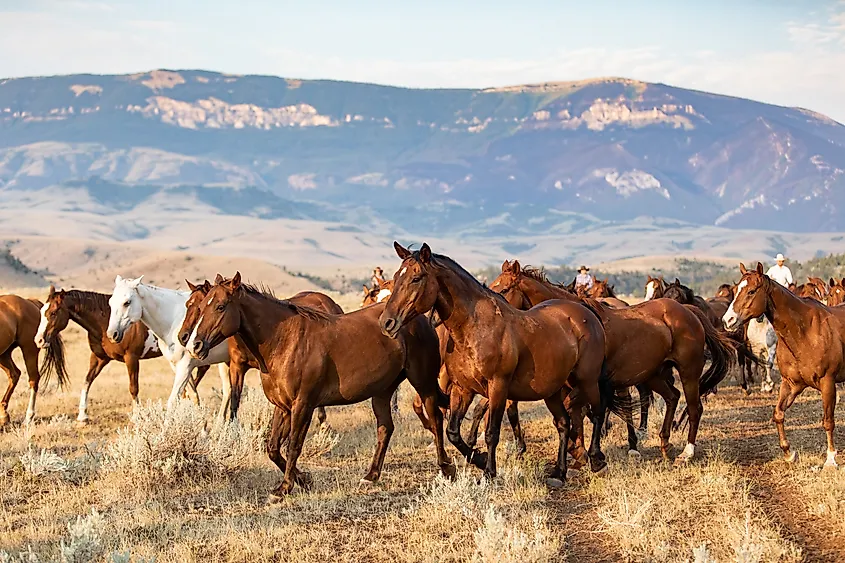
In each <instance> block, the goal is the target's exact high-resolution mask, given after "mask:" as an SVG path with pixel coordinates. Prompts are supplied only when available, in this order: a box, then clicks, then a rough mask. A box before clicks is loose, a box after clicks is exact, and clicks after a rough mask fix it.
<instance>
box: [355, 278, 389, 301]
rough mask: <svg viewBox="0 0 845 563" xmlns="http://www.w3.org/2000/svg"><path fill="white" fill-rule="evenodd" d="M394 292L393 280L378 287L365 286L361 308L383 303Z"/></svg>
mask: <svg viewBox="0 0 845 563" xmlns="http://www.w3.org/2000/svg"><path fill="white" fill-rule="evenodd" d="M391 291H393V280H387V281H384V282H382V283H380V284H379V285H378V286H374V287H369V286H366V285H365V286H364V298H363V300H362V301H361V307H366V306H368V305H374V304H375V303H381V302H382V301H385V300H386V299H387V298H388V297H390V292H391Z"/></svg>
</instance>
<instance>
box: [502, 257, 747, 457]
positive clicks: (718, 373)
mask: <svg viewBox="0 0 845 563" xmlns="http://www.w3.org/2000/svg"><path fill="white" fill-rule="evenodd" d="M491 287H493V288H495V289H498V290H499V291H500V292H501V294H502V295H504V296H505V298H506V299H507V300H508V302H509V303H514V304H517V306H518V307H520V308H528V307H533V306H536V305H537V304H539V303H542V302H544V301H546V300H548V299H560V298H567V296H566V293H565V290H564V289H563V288H561V287H560V286H557V285H555V284H553V283H551V282H550V281H549V280H548V279H546V277H545V276H544V275H543V274H542V273H541V272H538V271H537V270H534V269H525V268H520V266H519V262H516V261H514V262H512V263H510V264H508V263H505V264H503V265H502V273H501V275H500V276H499V277H498V278H496V280H495V281H494V282H493V284H492V286H491ZM590 306H591V307H593V308H594V309H596V310H597V312H598V314H599V315H600V317H601V319H602V322H603V324H604V327H605V333H606V335H607V336H606V338H607V339H606V350H605V369H606V370H607V373H608V374H609V376H610V380H611V382H612V383H613V386H614V387H615V388H616V389H617V390H623V389H627V388H629V387H631V386H635V385H636V386H638V388H639V387H640V386H642V385H643V384H645V385H647V386H648V387H650V388H651V389H653V390H654V391H655V392H657V393H658V394H660V395H661V396H662V397H663V398H664V400H665V401H666V413H665V416H664V421H663V426H662V428H661V431H660V438H661V452H662V454H663V456H664V457H667V456H668V447H669V438H670V433H671V428H672V419H673V417H674V414H675V409H676V408H677V405H678V399H679V398H680V393H679V392H678V391H677V389H675V387H674V378H673V376H672V368H673V367H674V368H675V369H677V370H678V375H679V377H680V380H681V385H682V386H683V389H684V395H685V398H686V402H687V405H689V406H690V427H689V432H688V435H687V446H686V448H685V449H684V452H683V453H682V454H681V455H679V456H678V458H677V461H678V462H679V463H680V462H684V461H686V460H688V459H689V458H691V457H692V456H693V454H694V452H695V441H696V437H697V432H698V425H699V421H700V416H701V402H700V397H701V396H702V395H704V394H705V393H707V392H709V391H710V390H712V389H713V388H715V386H716V385H717V384H718V383H719V382H720V381H721V380H722V379H723V378H724V377H725V376H726V375H727V373H728V371H729V370H730V366H731V363H732V360H733V345H732V343H731V341H730V340H729V339H728V338H727V337H725V336H724V334H723V332H722V331H719V330H716V329H715V328H714V327H713V326H712V324H710V323H709V322H707V320H706V318H705V317H704V315H703V314H702V313H701V312H700V311H699V310H698V309H697V308H695V307H693V306H682V305H680V304H678V303H676V302H675V301H672V300H667V299H656V300H654V299H653V300H650V301H645V302H643V303H640V304H639V305H635V306H633V307H626V308H623V309H613V308H610V307H605V306H603V305H601V304H599V303H596V302H595V301H593V302H592V303H590ZM705 346H706V347H707V349H708V350H710V355H711V357H712V358H713V360H712V362H711V364H710V367H709V369H708V370H707V371H706V372H705V371H704V364H705V360H704V349H705ZM641 393H642V392H641ZM696 406H697V407H698V408H697V409H696ZM693 411H695V412H693ZM693 417H695V420H694V421H693V420H692V418H693ZM627 423H628V447H629V452H630V453H633V452H636V451H637V435H636V432H634V428H633V424H632V423H631V421H630V419H629V420H628V421H627Z"/></svg>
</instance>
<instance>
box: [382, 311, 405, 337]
mask: <svg viewBox="0 0 845 563" xmlns="http://www.w3.org/2000/svg"><path fill="white" fill-rule="evenodd" d="M378 324H379V326H380V327H381V333H382V334H383V335H385V336H387V337H389V338H396V335H397V334H399V330H400V329H401V328H402V323H401V322H399V320H398V319H396V318H395V317H391V316H385V314H384V313H382V315H381V316H380V317H379V320H378Z"/></svg>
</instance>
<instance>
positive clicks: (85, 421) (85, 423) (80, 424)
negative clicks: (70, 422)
mask: <svg viewBox="0 0 845 563" xmlns="http://www.w3.org/2000/svg"><path fill="white" fill-rule="evenodd" d="M86 426H88V419H87V418H86V419H83V420H80V419H76V427H77V428H85V427H86Z"/></svg>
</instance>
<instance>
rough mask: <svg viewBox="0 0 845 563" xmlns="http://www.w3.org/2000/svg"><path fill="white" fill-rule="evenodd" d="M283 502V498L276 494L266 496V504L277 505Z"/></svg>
mask: <svg viewBox="0 0 845 563" xmlns="http://www.w3.org/2000/svg"><path fill="white" fill-rule="evenodd" d="M284 500H285V497H284V496H280V495H277V494H276V493H270V494H269V495H267V504H279V503H280V502H284Z"/></svg>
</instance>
